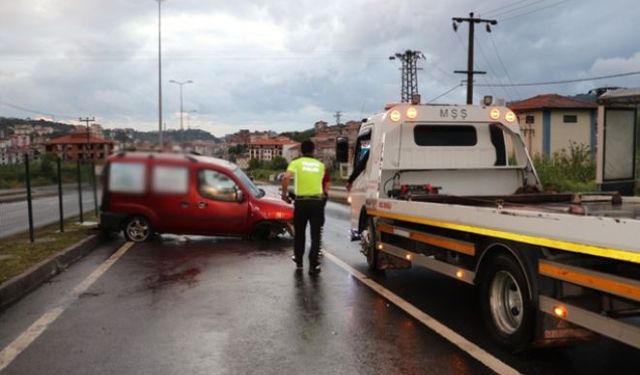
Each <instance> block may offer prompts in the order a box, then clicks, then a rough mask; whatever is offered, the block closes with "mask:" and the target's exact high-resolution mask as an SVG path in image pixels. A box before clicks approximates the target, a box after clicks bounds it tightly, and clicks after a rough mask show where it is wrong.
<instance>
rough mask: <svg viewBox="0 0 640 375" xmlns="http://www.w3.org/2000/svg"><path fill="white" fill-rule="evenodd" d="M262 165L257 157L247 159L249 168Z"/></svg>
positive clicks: (258, 167) (259, 167)
mask: <svg viewBox="0 0 640 375" xmlns="http://www.w3.org/2000/svg"><path fill="white" fill-rule="evenodd" d="M262 167H263V163H262V162H261V161H260V160H258V159H251V160H249V170H255V169H261V168H262Z"/></svg>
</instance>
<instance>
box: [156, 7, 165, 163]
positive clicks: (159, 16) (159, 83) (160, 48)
mask: <svg viewBox="0 0 640 375" xmlns="http://www.w3.org/2000/svg"><path fill="white" fill-rule="evenodd" d="M156 1H157V2H158V142H159V146H160V150H161V151H162V150H163V149H164V142H163V138H162V2H163V1H165V0H156Z"/></svg>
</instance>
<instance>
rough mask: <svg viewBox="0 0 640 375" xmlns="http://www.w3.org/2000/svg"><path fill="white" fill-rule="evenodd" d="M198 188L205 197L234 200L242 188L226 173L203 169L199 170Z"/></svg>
mask: <svg viewBox="0 0 640 375" xmlns="http://www.w3.org/2000/svg"><path fill="white" fill-rule="evenodd" d="M198 190H199V191H200V194H201V195H202V196H203V197H206V198H210V199H215V200H218V201H227V202H233V201H236V199H237V196H238V191H239V190H240V188H238V185H236V183H235V182H234V181H233V180H232V179H231V178H230V177H229V176H227V175H226V174H224V173H220V172H216V171H212V170H209V169H203V170H201V171H199V172H198Z"/></svg>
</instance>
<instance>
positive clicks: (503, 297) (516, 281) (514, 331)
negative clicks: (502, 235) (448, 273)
mask: <svg viewBox="0 0 640 375" xmlns="http://www.w3.org/2000/svg"><path fill="white" fill-rule="evenodd" d="M490 262H491V263H490V264H489V265H488V266H487V269H486V272H484V274H483V277H482V282H481V283H482V284H481V285H482V291H481V293H482V294H481V298H482V300H481V303H482V317H483V321H484V325H485V326H486V327H487V329H488V330H489V332H490V334H491V336H493V338H494V339H495V340H496V341H497V342H498V343H500V344H501V345H502V346H504V347H506V348H509V349H511V350H514V351H520V350H523V349H526V348H527V346H529V344H530V343H531V341H532V339H533V333H534V328H535V319H536V311H535V307H534V304H533V302H532V301H531V297H530V292H529V291H530V287H529V285H528V283H527V279H526V277H525V275H524V271H523V270H522V267H520V265H519V264H518V262H517V261H516V260H515V259H514V258H513V257H511V256H508V255H506V254H500V255H498V256H496V257H494V258H493V259H491V260H490Z"/></svg>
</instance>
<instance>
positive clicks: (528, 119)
mask: <svg viewBox="0 0 640 375" xmlns="http://www.w3.org/2000/svg"><path fill="white" fill-rule="evenodd" d="M535 119H536V117H535V116H534V115H527V116H525V118H524V122H525V124H534V123H535Z"/></svg>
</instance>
